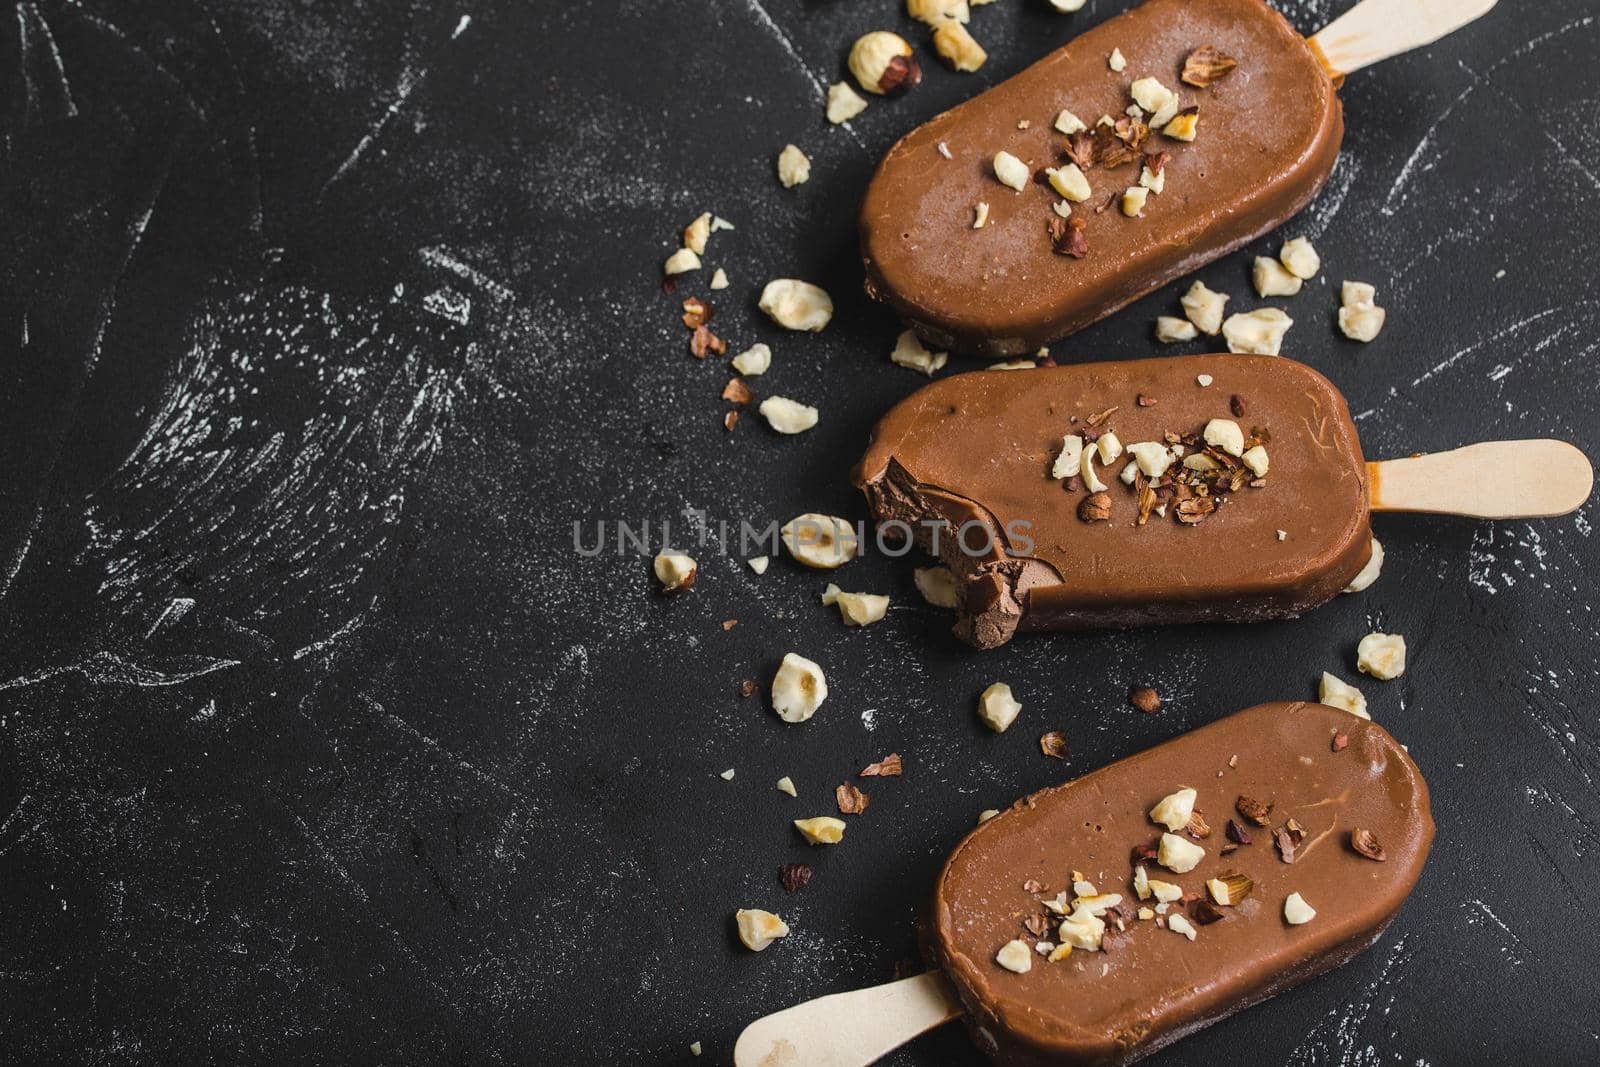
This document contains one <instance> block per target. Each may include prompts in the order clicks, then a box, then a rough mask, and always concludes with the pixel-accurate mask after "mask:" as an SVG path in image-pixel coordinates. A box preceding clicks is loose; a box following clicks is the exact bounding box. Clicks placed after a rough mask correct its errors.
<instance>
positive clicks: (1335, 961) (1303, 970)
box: [928, 703, 1433, 1067]
mask: <svg viewBox="0 0 1600 1067" xmlns="http://www.w3.org/2000/svg"><path fill="white" fill-rule="evenodd" d="M1346 742H1347V743H1346ZM1341 744H1343V747H1342V748H1341V747H1340V745H1341ZM1219 772H1220V777H1219V776H1218V775H1219ZM1184 787H1193V789H1194V790H1195V792H1196V793H1197V796H1192V795H1191V796H1188V797H1185V795H1184V794H1182V793H1180V792H1179V791H1180V790H1181V789H1183V788H1184ZM1174 796H1176V798H1177V801H1176V803H1171V802H1166V798H1169V797H1174ZM1185 800H1187V802H1188V803H1187V805H1186V804H1185ZM1164 802H1166V807H1163V806H1162V805H1163V803H1164ZM1188 806H1192V807H1193V809H1194V810H1195V811H1197V812H1202V813H1203V815H1202V816H1201V817H1200V818H1199V819H1198V820H1196V821H1195V822H1191V823H1189V827H1190V830H1189V831H1187V832H1186V831H1184V830H1183V829H1182V828H1181V824H1178V825H1179V829H1177V830H1176V831H1173V830H1169V828H1168V826H1167V825H1163V824H1160V823H1158V822H1157V821H1156V820H1155V819H1153V818H1152V816H1151V814H1150V813H1152V811H1154V814H1155V816H1156V817H1157V818H1163V817H1164V818H1167V819H1169V820H1171V821H1172V822H1176V820H1175V819H1173V818H1172V817H1173V815H1174V811H1173V810H1172V809H1174V808H1175V809H1177V811H1176V815H1178V816H1183V815H1185V812H1186V810H1187V807H1188ZM1268 806H1270V811H1263V808H1265V807H1268ZM1229 820H1232V823H1233V825H1232V826H1231V827H1230V826H1229V825H1228V823H1229ZM1234 830H1237V831H1241V832H1237V833H1234V834H1233V835H1232V836H1231V837H1230V831H1234ZM1166 837H1177V838H1178V839H1179V840H1180V842H1181V843H1182V844H1184V845H1186V846H1188V848H1187V849H1177V850H1176V852H1178V853H1181V852H1184V851H1192V850H1193V849H1200V850H1203V855H1201V856H1199V857H1198V858H1196V857H1189V858H1185V859H1184V860H1182V861H1181V862H1177V866H1182V867H1186V868H1188V869H1186V870H1184V871H1183V872H1182V873H1178V872H1176V871H1174V870H1172V869H1171V868H1169V867H1167V866H1164V865H1163V864H1162V862H1161V859H1158V858H1157V857H1156V856H1155V855H1153V854H1152V855H1146V853H1149V852H1153V851H1154V850H1155V849H1158V848H1163V845H1158V844H1157V842H1158V840H1159V841H1161V842H1163V844H1164V842H1165V838H1166ZM1239 838H1244V839H1246V840H1247V841H1248V843H1243V844H1241V843H1240V842H1239V840H1238V839H1239ZM1432 840H1433V820H1432V817H1431V815H1430V812H1429V807H1428V789H1427V786H1426V784H1424V782H1423V779H1422V775H1421V773H1420V772H1419V771H1418V770H1417V767H1416V765H1415V764H1413V763H1412V762H1411V759H1410V758H1409V757H1408V756H1407V755H1406V753H1405V751H1404V750H1403V749H1402V748H1401V747H1400V745H1399V744H1398V743H1396V742H1395V740H1394V739H1393V738H1392V737H1390V736H1389V735H1388V733H1386V732H1385V731H1384V730H1383V728H1382V727H1380V726H1378V725H1376V724H1375V723H1372V722H1368V721H1366V720H1363V719H1358V718H1356V717H1355V716H1352V715H1350V714H1348V713H1347V712H1343V711H1339V710H1337V709H1334V708H1329V707H1326V706H1324V705H1320V704H1304V703H1282V704H1263V705H1260V706H1258V707H1254V708H1251V709H1249V710H1247V711H1242V712H1239V713H1238V714H1236V715H1232V716H1230V717H1228V718H1226V719H1222V720H1220V721H1218V722H1216V723H1213V724H1212V725H1210V726H1207V727H1203V728H1202V729H1199V730H1196V731H1194V732H1192V733H1190V734H1187V735H1185V736H1183V737H1180V738H1177V739H1176V740H1173V741H1169V742H1167V743H1166V744H1163V745H1159V746H1157V747H1156V748H1153V749H1150V750H1148V751H1146V752H1142V753H1140V754H1138V755H1135V756H1131V757H1129V758H1127V759H1125V760H1122V761H1121V762H1119V763H1115V764H1112V765H1111V766H1109V767H1106V768H1105V769H1103V770H1100V771H1096V772H1094V773H1092V774H1089V775H1086V776H1085V777H1083V778H1080V779H1078V780H1077V781H1074V782H1070V783H1068V784H1066V785H1063V786H1058V787H1056V788H1053V789H1046V790H1044V791H1042V792H1039V793H1035V794H1034V795H1032V796H1030V797H1027V798H1025V799H1024V800H1021V801H1019V802H1018V803H1016V804H1014V805H1013V806H1012V807H1011V809H1010V810H1008V811H1006V812H1004V813H1002V814H1001V815H999V816H997V817H996V818H994V819H991V820H990V821H989V822H987V823H985V824H984V825H983V826H981V827H979V828H978V829H977V830H975V831H973V832H972V833H971V834H969V835H968V836H967V838H966V840H965V841H963V842H962V843H961V844H960V845H959V846H958V847H957V848H956V850H955V852H954V853H953V854H952V855H951V857H950V859H949V860H948V861H947V862H946V864H945V867H944V871H943V873H942V874H941V875H940V877H939V881H938V885H937V888H936V890H935V894H934V905H933V916H932V924H931V928H930V930H929V932H928V934H929V936H928V942H929V947H930V950H931V954H932V956H933V957H934V959H935V961H936V962H937V963H938V964H939V965H940V966H941V967H942V968H943V969H944V971H945V974H946V975H947V976H948V977H949V978H950V979H951V981H952V982H953V983H954V985H955V987H956V990H957V992H958V994H959V996H960V999H961V1002H962V1004H963V1005H964V1006H965V1008H966V1020H967V1024H968V1027H969V1028H970V1029H971V1031H972V1034H973V1037H974V1039H975V1040H976V1041H977V1043H978V1045H979V1046H980V1047H981V1048H983V1049H984V1051H985V1052H987V1053H989V1054H990V1055H991V1056H993V1057H994V1058H995V1060H996V1061H997V1062H999V1063H1004V1064H1011V1065H1019V1067H1020V1065H1034V1064H1038V1065H1045V1064H1050V1065H1056V1067H1059V1065H1063V1064H1124V1063H1131V1062H1133V1061H1134V1060H1137V1059H1139V1058H1140V1057H1142V1056H1144V1055H1147V1054H1149V1053H1150V1052H1153V1051H1155V1050H1156V1049H1159V1048H1161V1047H1163V1046H1164V1045H1167V1044H1170V1043H1171V1042H1173V1041H1176V1040H1178V1039H1179V1038H1181V1037H1183V1036H1184V1035H1186V1034H1188V1033H1191V1032H1193V1031H1194V1030H1196V1029H1198V1028H1200V1027H1202V1026H1206V1025H1209V1024H1210V1023H1213V1022H1216V1021H1217V1020H1219V1019H1222V1018H1224V1017H1226V1016H1228V1015H1231V1014H1232V1013H1234V1012H1236V1011H1239V1010H1241V1009H1243V1008H1247V1007H1249V1006H1250V1005H1252V1004H1255V1003H1257V1002H1259V1001H1262V1000H1265V999H1266V998H1268V997H1270V996H1273V995H1274V994H1276V993H1279V992H1282V991H1283V990H1285V989H1287V988H1289V987H1291V986H1294V985H1297V984H1299V983H1300V982H1303V981H1306V980H1307V979H1309V978H1312V977H1314V976H1316V975H1318V974H1321V973H1322V972H1324V971H1327V970H1330V969H1332V968H1334V967H1337V966H1339V965H1340V964H1342V963H1344V962H1346V961H1347V960H1349V959H1350V958H1351V957H1353V956H1355V955H1356V954H1357V953H1359V952H1361V951H1362V950H1363V949H1365V948H1367V947H1368V946H1370V945H1371V944H1372V943H1373V942H1374V941H1376V940H1377V939H1378V937H1379V936H1380V935H1382V933H1383V931H1384V928H1385V927H1387V926H1388V924H1389V921H1390V920H1391V919H1393V918H1394V916H1395V913H1396V912H1397V911H1398V910H1399V908H1400V905H1401V903H1402V902H1403V901H1404V900H1405V898H1406V895H1407V894H1408V893H1410V891H1411V888H1412V886H1413V885H1415V884H1416V881H1417V878H1418V876H1419V875H1420V874H1421V873H1422V865H1423V861H1424V860H1425V859H1426V858H1427V855H1428V846H1429V844H1430V842H1431V841H1432ZM1130 850H1135V851H1134V852H1133V854H1132V855H1131V856H1130ZM1380 856H1381V857H1382V858H1381V859H1376V858H1374V857H1380ZM1165 858H1168V857H1167V856H1166V855H1165V854H1164V853H1163V856H1162V859H1165ZM1291 859H1292V862H1290V860H1291ZM1191 860H1193V863H1194V865H1193V866H1192V867H1189V863H1190V862H1191ZM1139 869H1142V870H1143V872H1144V874H1143V875H1140V874H1139V873H1138V871H1139ZM1073 872H1078V873H1079V874H1081V875H1082V878H1081V880H1079V884H1078V885H1077V886H1076V888H1075V887H1074V884H1073V883H1074V880H1075V875H1074V873H1073ZM1230 876H1234V877H1230ZM1212 879H1216V880H1217V881H1216V882H1212V881H1211V880H1212ZM1040 885H1042V886H1043V888H1037V887H1038V886H1040ZM1169 887H1173V888H1169ZM1177 890H1181V892H1182V894H1183V895H1182V896H1181V897H1178V898H1177V899H1174V900H1171V901H1170V902H1163V901H1162V900H1160V899H1159V897H1158V893H1159V895H1160V896H1166V897H1171V896H1172V895H1173V893H1174V892H1175V891H1177ZM1141 891H1142V894H1143V895H1141ZM1062 893H1064V894H1065V895H1064V897H1063V896H1061V895H1060V894H1062ZM1112 894H1114V895H1117V896H1120V898H1121V899H1120V900H1119V901H1115V902H1112V903H1110V904H1109V905H1108V902H1109V901H1111V896H1110V895H1112ZM1291 894H1298V903H1304V904H1307V905H1309V908H1310V909H1311V910H1312V911H1314V913H1315V914H1314V917H1311V918H1310V919H1309V921H1305V922H1299V920H1302V919H1305V918H1306V914H1307V913H1306V912H1305V911H1303V910H1300V908H1299V907H1298V904H1297V903H1291V902H1290V901H1291ZM1219 897H1220V898H1221V899H1220V900H1219ZM1075 905H1076V906H1075ZM1096 912H1098V913H1099V914H1098V915H1096V914H1094V913H1096ZM1063 913H1065V914H1064V915H1063ZM1141 916H1142V917H1141ZM1175 917H1181V918H1175ZM1091 920H1093V921H1091ZM1102 924H1103V925H1102ZM1033 931H1040V933H1034V932H1033ZM1013 940H1021V941H1022V942H1023V943H1024V944H1025V945H1026V946H1027V948H1028V951H1029V958H1028V960H1027V963H1028V966H1027V969H1026V971H1025V973H1015V972H1014V971H1013V970H1009V969H1007V968H1006V967H1005V966H1003V965H1001V964H1000V963H998V962H996V957H997V954H998V953H999V952H1000V950H1001V949H1002V946H1005V945H1007V944H1008V943H1009V942H1011V941H1013ZM1041 941H1042V942H1044V943H1045V944H1046V945H1049V946H1051V948H1047V949H1044V950H1042V951H1041V950H1040V949H1039V947H1038V946H1039V942H1041ZM1074 942H1075V944H1074ZM1097 943H1098V944H1099V947H1098V948H1094V947H1093V946H1094V945H1095V944H1097ZM1064 944H1074V947H1073V949H1072V950H1071V951H1070V953H1063V952H1062V951H1060V950H1059V948H1057V947H1056V946H1060V945H1064ZM1052 950H1053V951H1052ZM1052 955H1055V956H1057V957H1058V958H1056V959H1054V960H1053V961H1052V959H1051V956H1052Z"/></svg>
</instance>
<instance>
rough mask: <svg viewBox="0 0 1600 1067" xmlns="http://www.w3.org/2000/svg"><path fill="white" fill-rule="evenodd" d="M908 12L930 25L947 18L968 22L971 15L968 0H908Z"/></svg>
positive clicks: (937, 23)
mask: <svg viewBox="0 0 1600 1067" xmlns="http://www.w3.org/2000/svg"><path fill="white" fill-rule="evenodd" d="M906 14H908V15H910V16H911V17H912V18H914V19H916V20H917V21H918V22H921V23H924V24H926V25H927V26H929V27H937V26H938V25H939V23H941V22H943V21H944V20H945V19H955V20H956V21H957V22H966V21H967V19H968V18H969V17H970V14H969V12H968V10H967V0H906Z"/></svg>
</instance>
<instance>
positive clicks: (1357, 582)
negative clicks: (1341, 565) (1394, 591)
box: [1344, 537, 1383, 593]
mask: <svg viewBox="0 0 1600 1067" xmlns="http://www.w3.org/2000/svg"><path fill="white" fill-rule="evenodd" d="M1382 570H1383V546H1382V545H1381V544H1379V543H1378V539H1377V538H1376V537H1374V538H1373V539H1372V555H1370V556H1368V557H1367V564H1366V566H1364V567H1362V568H1361V570H1360V572H1359V573H1357V574H1356V576H1355V577H1354V578H1352V579H1350V584H1349V585H1347V586H1345V587H1344V592H1346V593H1359V592H1361V591H1362V590H1363V589H1365V588H1366V587H1367V586H1369V585H1371V584H1372V583H1373V582H1375V581H1377V580H1378V575H1379V573H1381V572H1382Z"/></svg>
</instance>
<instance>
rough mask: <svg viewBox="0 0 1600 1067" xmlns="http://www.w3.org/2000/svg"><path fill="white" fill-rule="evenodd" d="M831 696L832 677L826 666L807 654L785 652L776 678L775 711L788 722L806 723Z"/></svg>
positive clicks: (774, 686)
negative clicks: (829, 682)
mask: <svg viewBox="0 0 1600 1067" xmlns="http://www.w3.org/2000/svg"><path fill="white" fill-rule="evenodd" d="M827 699H828V680H827V679H826V678H824V677H823V676H822V668H821V667H819V666H817V665H816V664H815V663H813V662H812V661H811V660H808V659H806V658H805V657H804V656H799V655H796V654H795V653H793V652H788V653H785V654H784V657H783V663H782V664H781V665H780V666H779V667H778V673H777V674H776V675H774V676H773V679H772V710H773V711H776V712H777V713H778V718H780V719H782V720H783V721H784V722H805V721H806V720H807V719H809V718H811V716H813V715H815V714H816V713H817V709H818V708H820V707H821V706H822V702H823V701H824V700H827Z"/></svg>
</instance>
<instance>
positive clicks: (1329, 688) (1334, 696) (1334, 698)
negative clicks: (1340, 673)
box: [1317, 671, 1372, 719]
mask: <svg viewBox="0 0 1600 1067" xmlns="http://www.w3.org/2000/svg"><path fill="white" fill-rule="evenodd" d="M1317 702H1318V703H1321V704H1326V705H1328V706H1329V707H1330V708H1343V709H1344V710H1345V711H1348V712H1349V713H1350V714H1352V715H1359V716H1360V717H1361V718H1363V719H1370V718H1372V716H1371V715H1369V714H1367V698H1366V697H1365V696H1364V695H1362V692H1361V690H1359V689H1357V688H1356V687H1355V686H1353V685H1350V684H1349V683H1347V682H1345V681H1343V680H1341V679H1339V678H1336V677H1335V676H1333V675H1331V674H1329V673H1328V672H1327V671H1323V672H1322V683H1321V685H1320V686H1319V687H1318V691H1317Z"/></svg>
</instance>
